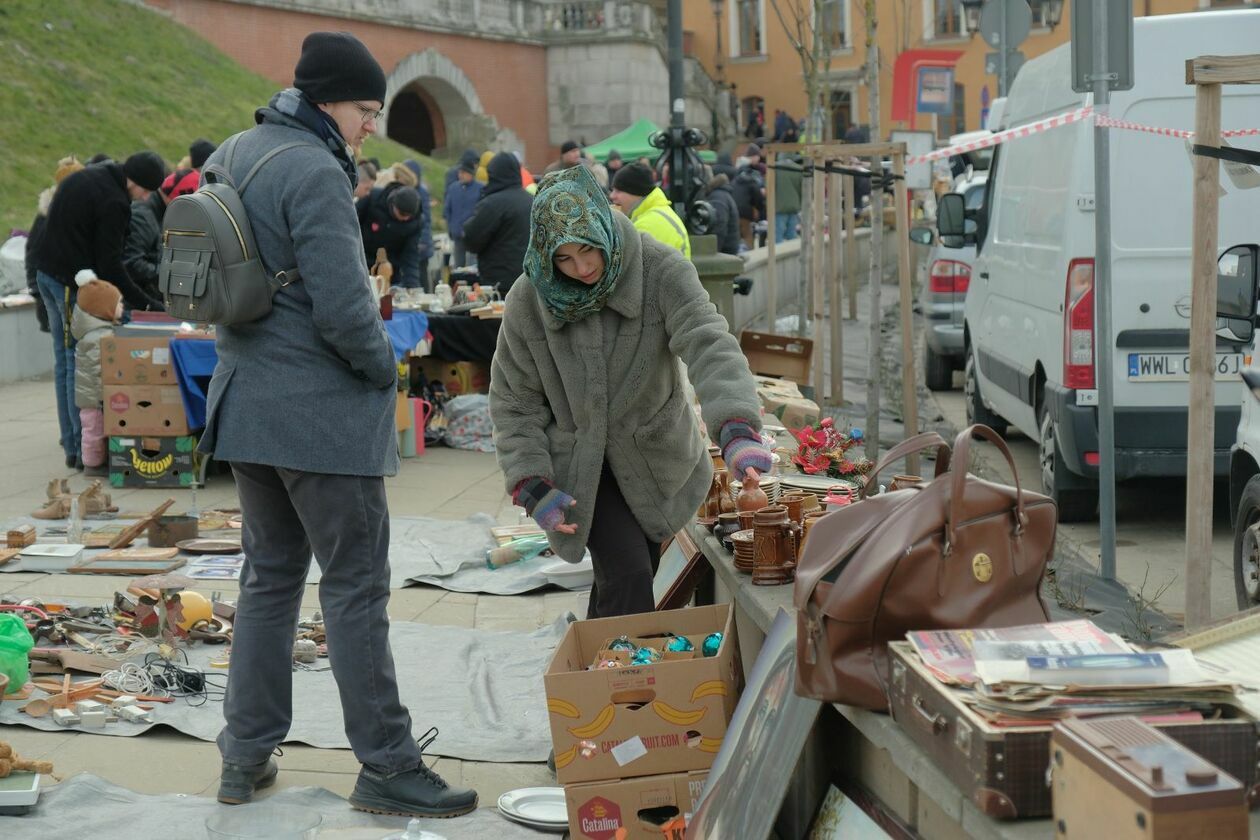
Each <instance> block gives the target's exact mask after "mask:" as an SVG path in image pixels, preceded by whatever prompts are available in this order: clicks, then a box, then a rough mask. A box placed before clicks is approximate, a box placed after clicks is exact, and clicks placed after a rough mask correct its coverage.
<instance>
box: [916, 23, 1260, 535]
mask: <svg viewBox="0 0 1260 840" xmlns="http://www.w3.org/2000/svg"><path fill="white" fill-rule="evenodd" d="M1258 30H1260V15H1257V13H1256V12H1255V11H1221V12H1212V13H1210V14H1207V13H1192V14H1184V15H1161V16H1157V17H1145V18H1139V19H1138V20H1136V21H1135V22H1134V70H1135V72H1134V78H1135V81H1136V84H1135V87H1134V88H1133V89H1132V90H1128V91H1118V92H1116V93H1115V94H1114V96H1113V99H1112V104H1111V115H1112V116H1113V117H1115V118H1117V119H1120V120H1127V121H1130V122H1134V123H1139V124H1143V125H1148V126H1155V127H1165V128H1184V129H1189V128H1192V127H1193V126H1194V88H1193V86H1188V85H1186V83H1185V61H1186V59H1189V58H1194V57H1197V56H1201V55H1234V54H1247V53H1251V52H1254V50H1255V41H1256V34H1257V31H1258ZM1071 78H1072V73H1071V47H1070V45H1067V44H1064V45H1063V46H1061V47H1058V48H1057V49H1055V50H1052V51H1051V52H1049V53H1047V54H1045V55H1043V56H1040V57H1038V58H1036V59H1034V60H1032V61H1030V62H1028V64H1027V65H1026V66H1025V67H1024V68H1023V69H1022V70H1021V71H1020V73H1019V76H1018V77H1017V78H1016V80H1015V83H1014V85H1013V87H1012V90H1011V93H1010V96H1009V97H1008V100H1007V102H1006V108H1005V114H1004V117H1003V123H1004V124H1003V125H999V126H995V128H996V129H999V130H1000V129H1003V128H1007V127H1013V126H1021V125H1027V124H1029V123H1034V122H1037V121H1039V120H1042V119H1045V118H1047V117H1051V116H1054V115H1057V114H1062V113H1064V112H1067V111H1071V110H1073V109H1076V108H1080V107H1082V106H1084V105H1087V104H1090V102H1091V101H1092V96H1090V95H1086V94H1079V93H1074V92H1073V91H1072V88H1071ZM1222 93H1223V103H1222V114H1223V121H1224V126H1225V127H1226V128H1233V127H1241V126H1246V125H1250V124H1251V123H1253V122H1254V121H1255V115H1256V114H1257V113H1260V92H1257V91H1256V90H1255V89H1254V88H1252V87H1250V86H1244V85H1227V86H1223V90H1222ZM1093 132H1094V127H1093V125H1092V123H1091V122H1089V121H1082V122H1078V123H1074V124H1070V125H1068V126H1066V127H1060V128H1055V129H1051V130H1048V131H1044V132H1041V133H1034V134H1031V135H1030V136H1028V137H1024V138H1018V139H1015V140H1011V141H1009V142H1007V143H1005V144H1003V145H1001V146H999V147H998V149H997V152H996V154H995V155H994V159H993V162H992V164H991V166H990V170H989V181H988V195H987V196H986V199H985V202H984V205H985V206H984V209H983V210H981V211H979V212H978V213H966V212H964V209H963V208H962V207H961V206H959V202H960V199H955V200H954V201H952V202H951V199H953V197H951V196H945V197H944V198H942V203H941V207H939V208H938V228H939V229H940V230H941V233H942V234H944V233H946V232H949V233H963V219H964V218H969V217H974V218H975V221H976V222H977V224H978V233H977V234H976V236H975V240H976V244H977V255H976V259H975V263H974V265H973V269H972V276H971V283H970V287H969V288H968V291H967V301H966V309H965V319H964V327H963V330H964V338H963V340H964V343H965V345H966V348H967V349H966V352H967V359H966V363H965V367H964V379H965V384H964V390H965V392H966V398H967V414H968V421H969V422H978V423H985V424H987V425H990V426H993V427H994V428H996V429H998V430H999V431H1004V430H1005V429H1006V428H1007V426H1008V425H1011V426H1015V427H1016V428H1018V429H1019V430H1020V431H1022V432H1023V433H1024V434H1026V435H1028V436H1029V437H1031V438H1033V439H1034V440H1038V441H1039V442H1040V448H1041V467H1042V470H1041V471H1042V484H1043V487H1044V489H1045V492H1046V493H1047V494H1048V495H1050V496H1052V497H1053V498H1054V500H1055V502H1056V503H1057V504H1058V506H1059V516H1060V519H1062V520H1064V521H1075V520H1081V519H1088V518H1091V517H1092V516H1094V515H1095V512H1096V510H1097V499H1098V484H1097V476H1098V463H1099V455H1098V431H1097V429H1098V422H1097V404H1098V392H1097V390H1096V389H1097V378H1096V369H1095V358H1096V355H1095V350H1096V346H1097V344H1098V342H1101V341H1107V342H1110V343H1111V346H1112V348H1113V356H1112V358H1113V362H1114V365H1113V376H1114V382H1115V393H1114V394H1113V400H1114V405H1115V429H1116V478H1117V479H1120V480H1123V479H1127V478H1133V477H1137V476H1175V475H1184V474H1185V471H1186V420H1187V418H1186V415H1187V412H1186V403H1187V399H1188V385H1187V381H1188V379H1189V375H1188V352H1189V351H1188V346H1189V326H1190V321H1189V317H1190V306H1189V301H1190V297H1189V293H1190V236H1191V209H1192V206H1193V204H1192V200H1191V162H1190V159H1189V156H1188V154H1187V150H1186V146H1185V144H1184V142H1182V141H1181V140H1177V139H1172V138H1166V137H1159V136H1155V135H1153V134H1148V133H1139V132H1136V131H1122V130H1113V131H1112V133H1111V184H1112V188H1111V194H1112V213H1111V224H1112V259H1113V262H1112V317H1113V322H1114V323H1113V333H1112V334H1111V335H1107V336H1100V335H1097V334H1096V331H1095V328H1094V325H1095V319H1094V213H1093V199H1094V173H1093V157H1094V148H1093V147H1094V144H1093ZM1238 142H1239V144H1240V145H1241V144H1242V141H1238ZM947 205H949V206H947ZM947 216H948V217H949V218H950V223H949V224H950V226H951V227H952V228H956V230H953V229H951V230H949V231H947V230H946V224H945V222H944V220H945V219H946V217H947ZM1257 218H1260V190H1247V191H1243V190H1230V191H1229V192H1228V194H1226V195H1225V196H1224V197H1223V198H1222V199H1221V204H1220V241H1221V242H1222V243H1234V242H1249V241H1253V240H1254V239H1255V238H1256V237H1255V236H1254V228H1255V223H1256V219H1257ZM1249 235H1250V238H1248V237H1249ZM1244 349H1245V347H1244V345H1243V344H1241V343H1238V342H1230V341H1228V340H1225V339H1222V340H1221V341H1220V342H1219V343H1218V370H1219V371H1220V373H1219V378H1220V379H1222V380H1225V381H1230V382H1237V378H1238V372H1239V369H1240V368H1241V366H1242V360H1243V354H1244ZM1238 415H1239V406H1238V399H1237V394H1236V392H1235V391H1234V389H1232V388H1220V389H1217V403H1216V440H1215V450H1216V456H1215V466H1216V471H1217V473H1218V474H1220V475H1225V474H1226V473H1228V471H1229V458H1230V446H1231V444H1232V443H1233V430H1234V429H1235V428H1236V426H1237V418H1238Z"/></svg>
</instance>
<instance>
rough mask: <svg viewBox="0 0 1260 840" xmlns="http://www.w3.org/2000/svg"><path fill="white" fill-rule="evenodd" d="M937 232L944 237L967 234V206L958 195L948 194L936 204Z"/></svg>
mask: <svg viewBox="0 0 1260 840" xmlns="http://www.w3.org/2000/svg"><path fill="white" fill-rule="evenodd" d="M936 232H937V233H939V234H940V235H941V236H942V237H946V236H964V235H965V234H966V233H967V205H966V203H965V201H964V200H963V197H962V196H961V195H959V194H958V193H946V194H945V195H943V196H941V197H940V199H939V200H938V201H937V202H936Z"/></svg>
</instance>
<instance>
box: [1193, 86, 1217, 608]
mask: <svg viewBox="0 0 1260 840" xmlns="http://www.w3.org/2000/svg"><path fill="white" fill-rule="evenodd" d="M1194 131H1195V139H1194V142H1195V143H1197V144H1199V145H1203V146H1214V147H1218V146H1220V145H1221V86H1220V85H1219V84H1200V85H1198V87H1197V90H1196V95H1195V112H1194ZM1219 191H1220V164H1219V162H1218V161H1217V159H1216V158H1211V157H1206V156H1203V155H1196V156H1195V158H1194V222H1193V224H1194V228H1193V239H1192V240H1191V244H1190V247H1191V257H1190V266H1191V272H1192V274H1191V287H1190V395H1189V397H1190V407H1189V415H1190V417H1189V422H1188V431H1187V438H1186V627H1187V628H1196V627H1202V626H1204V625H1206V624H1207V623H1208V622H1209V621H1211V618H1212V479H1213V472H1214V461H1215V459H1214V458H1213V450H1214V448H1215V444H1214V441H1215V436H1216V434H1215V433H1216V429H1215V425H1216V397H1215V384H1216V383H1215V376H1216V249H1217V229H1218V223H1219V220H1220V215H1219V211H1220V204H1219V202H1220V192H1219Z"/></svg>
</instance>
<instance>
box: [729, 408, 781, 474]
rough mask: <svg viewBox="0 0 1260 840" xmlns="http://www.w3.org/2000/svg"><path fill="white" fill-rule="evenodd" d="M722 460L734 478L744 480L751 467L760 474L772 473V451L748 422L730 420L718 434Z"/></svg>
mask: <svg viewBox="0 0 1260 840" xmlns="http://www.w3.org/2000/svg"><path fill="white" fill-rule="evenodd" d="M718 445H719V446H721V447H722V459H723V460H724V461H726V469H727V471H728V472H729V473H730V474H731V477H732V478H736V479H742V478H743V477H744V476H745V475H746V474H747V470H748V468H749V467H752V468H753V469H754V470H756V471H757V472H758V473H767V472H770V450H769V449H767V448H766V446H765V444H764V443H762V442H761V435H759V434H757V431H756V430H755V429H754V428H753V427H752V424H751V423H749V422H748V421H746V420H728V421H727V422H725V423H723V424H722V430H721V432H720V433H719V434H718Z"/></svg>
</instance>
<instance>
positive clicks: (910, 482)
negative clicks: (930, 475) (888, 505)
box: [888, 475, 923, 492]
mask: <svg viewBox="0 0 1260 840" xmlns="http://www.w3.org/2000/svg"><path fill="white" fill-rule="evenodd" d="M922 484H923V477H922V476H918V475H894V476H893V479H892V484H889V485H888V490H889V492H892V491H893V490H905V489H906V488H907V487H918V486H921V485H922Z"/></svg>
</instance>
